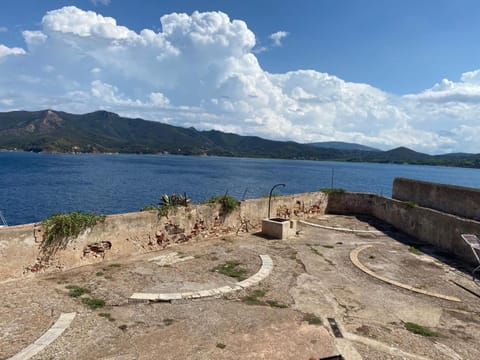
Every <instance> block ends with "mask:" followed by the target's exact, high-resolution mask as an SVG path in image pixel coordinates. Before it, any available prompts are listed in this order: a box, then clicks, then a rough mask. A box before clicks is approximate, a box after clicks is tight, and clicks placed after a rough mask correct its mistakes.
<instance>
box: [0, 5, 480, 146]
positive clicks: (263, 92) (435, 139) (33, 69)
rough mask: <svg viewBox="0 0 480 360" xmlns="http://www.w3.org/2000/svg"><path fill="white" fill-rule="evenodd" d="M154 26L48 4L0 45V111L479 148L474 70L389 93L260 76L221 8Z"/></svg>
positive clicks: (248, 40)
mask: <svg viewBox="0 0 480 360" xmlns="http://www.w3.org/2000/svg"><path fill="white" fill-rule="evenodd" d="M160 25H161V31H155V30H152V29H144V30H141V31H138V32H137V31H133V30H131V29H129V28H128V27H126V26H123V25H121V24H118V23H117V21H116V20H115V19H114V18H111V17H106V16H103V15H101V14H98V13H96V12H93V11H84V10H81V9H79V8H77V7H74V6H67V7H64V8H61V9H57V10H53V11H49V12H48V13H46V14H45V16H44V17H43V20H42V26H41V29H40V30H34V31H33V30H28V31H24V32H23V37H24V40H25V43H26V48H27V49H28V50H27V51H25V50H23V49H21V48H8V47H6V46H5V45H0V111H6V110H12V109H27V110H35V109H44V108H55V109H59V110H64V111H70V112H76V113H83V112H89V111H95V110H98V109H106V110H110V111H114V112H118V113H119V114H121V115H123V116H132V117H142V118H145V119H149V120H157V121H162V122H167V123H170V124H173V125H179V126H186V127H189V126H194V127H196V128H197V129H218V130H223V131H230V132H236V133H239V134H244V135H259V136H263V137H266V138H271V139H279V140H295V141H299V142H313V141H326V140H339V141H351V142H359V143H362V144H366V145H372V146H378V147H381V148H391V147H394V146H410V147H413V148H415V149H417V150H421V151H428V152H447V151H472V152H473V151H477V152H478V150H477V149H478V145H477V143H478V141H477V139H478V136H477V137H476V136H474V135H477V134H479V133H480V125H479V122H478V119H479V118H480V81H479V80H480V70H472V71H469V72H465V73H464V74H463V75H462V77H461V79H460V80H459V81H451V80H443V81H440V82H439V83H438V84H435V85H434V86H433V87H432V88H430V89H426V90H425V91H423V92H420V93H416V94H408V95H404V96H399V95H394V94H389V93H386V92H384V91H382V90H381V89H378V88H375V87H373V86H370V85H368V84H361V83H352V82H347V81H344V80H342V79H340V78H339V77H337V76H335V75H332V74H326V73H322V72H320V71H315V70H301V69H299V70H296V71H291V72H287V73H277V74H275V73H270V72H268V71H265V69H263V68H262V66H261V65H260V63H259V61H258V59H257V57H256V55H255V53H254V49H255V46H256V41H255V34H253V32H252V31H251V30H250V29H249V28H248V26H247V24H246V23H245V22H244V21H241V20H234V19H230V18H229V16H228V15H227V14H225V13H222V12H203V13H202V12H194V13H192V14H183V13H172V14H167V15H163V16H161V17H160ZM287 35H288V33H286V32H284V31H279V32H277V33H275V34H272V35H271V37H270V39H271V41H272V42H273V44H276V45H278V46H280V45H281V44H282V40H283V39H284V38H285V37H286V36H287ZM9 55H23V56H9Z"/></svg>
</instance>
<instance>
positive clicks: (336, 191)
mask: <svg viewBox="0 0 480 360" xmlns="http://www.w3.org/2000/svg"><path fill="white" fill-rule="evenodd" d="M319 191H320V192H323V193H324V194H327V195H330V194H343V193H344V192H345V189H339V188H338V189H337V188H323V189H320V190H319Z"/></svg>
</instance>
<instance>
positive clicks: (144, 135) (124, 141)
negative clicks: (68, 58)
mask: <svg viewBox="0 0 480 360" xmlns="http://www.w3.org/2000/svg"><path fill="white" fill-rule="evenodd" d="M0 149H3V150H24V151H35V152H60V153H117V152H118V153H145V154H156V153H169V154H183V155H218V156H239V157H263V158H282V159H308V160H331V161H354V162H381V163H407V164H423V165H445V166H462V167H475V168H480V154H476V155H474V154H463V153H461V154H460V153H456V154H446V155H435V156H432V155H428V154H423V153H419V152H416V151H413V150H410V149H407V148H404V147H400V148H396V149H393V150H389V151H381V150H378V149H374V148H370V147H366V146H363V145H359V144H352V143H342V142H325V143H313V144H299V143H296V142H293V141H287V142H284V141H273V140H266V139H262V138H260V137H256V136H240V135H236V134H230V133H224V132H221V131H215V130H210V131H198V130H196V129H194V128H188V129H187V128H182V127H177V126H172V125H167V124H162V123H159V122H155V121H146V120H143V119H131V118H124V117H121V116H118V115H117V114H114V113H111V112H107V111H96V112H93V113H89V114H83V115H75V114H69V113H66V112H61V111H54V110H43V111H33V112H29V111H13V112H4V113H0Z"/></svg>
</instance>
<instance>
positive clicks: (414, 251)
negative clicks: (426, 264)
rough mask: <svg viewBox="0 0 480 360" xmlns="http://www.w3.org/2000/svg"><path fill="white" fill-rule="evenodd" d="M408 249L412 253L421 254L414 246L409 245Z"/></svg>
mask: <svg viewBox="0 0 480 360" xmlns="http://www.w3.org/2000/svg"><path fill="white" fill-rule="evenodd" d="M408 251H409V252H411V253H412V254H414V255H422V252H421V251H420V250H418V249H417V248H416V247H415V246H409V247H408Z"/></svg>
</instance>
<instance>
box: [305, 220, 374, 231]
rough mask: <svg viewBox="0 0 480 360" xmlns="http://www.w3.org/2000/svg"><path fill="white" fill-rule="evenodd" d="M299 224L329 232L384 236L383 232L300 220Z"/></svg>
mask: <svg viewBox="0 0 480 360" xmlns="http://www.w3.org/2000/svg"><path fill="white" fill-rule="evenodd" d="M299 222H300V223H301V224H305V225H308V226H313V227H317V228H321V229H327V230H336V231H344V232H352V233H365V234H383V232H381V231H379V230H355V229H348V228H341V227H333V226H325V225H319V224H314V223H311V222H308V221H305V220H300V221H299Z"/></svg>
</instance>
